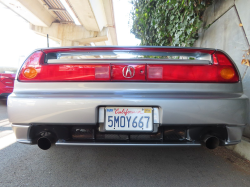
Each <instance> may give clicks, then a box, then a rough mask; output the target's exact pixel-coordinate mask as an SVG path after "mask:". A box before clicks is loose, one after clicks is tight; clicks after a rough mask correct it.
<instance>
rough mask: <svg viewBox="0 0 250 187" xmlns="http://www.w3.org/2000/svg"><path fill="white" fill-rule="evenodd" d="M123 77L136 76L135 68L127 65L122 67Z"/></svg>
mask: <svg viewBox="0 0 250 187" xmlns="http://www.w3.org/2000/svg"><path fill="white" fill-rule="evenodd" d="M122 74H123V77H125V78H132V77H134V76H135V68H134V67H133V66H125V67H124V68H123V69H122Z"/></svg>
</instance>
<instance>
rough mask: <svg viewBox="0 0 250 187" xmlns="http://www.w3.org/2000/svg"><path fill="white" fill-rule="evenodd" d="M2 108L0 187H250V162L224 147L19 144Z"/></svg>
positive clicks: (3, 106) (0, 109) (0, 112)
mask: <svg viewBox="0 0 250 187" xmlns="http://www.w3.org/2000/svg"><path fill="white" fill-rule="evenodd" d="M6 119H7V110H6V102H5V101H1V102H0V186H4V187H5V186H63V187H65V186H203V187H204V186H227V187H228V186H241V187H242V186H250V162H249V161H247V160H245V159H243V158H241V157H239V156H238V155H236V154H235V153H234V152H232V151H231V150H228V149H226V148H224V147H219V148H217V149H215V150H212V151H211V150H208V149H206V148H204V147H198V148H188V147H186V148H136V147H131V148H129V147H126V148H123V147H116V148H115V147H56V146H54V147H53V148H51V149H49V150H48V151H42V150H40V149H39V148H38V147H37V146H35V145H33V146H30V145H24V144H19V143H15V138H14V136H13V133H12V132H11V127H10V125H9V122H8V120H6Z"/></svg>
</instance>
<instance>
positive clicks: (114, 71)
mask: <svg viewBox="0 0 250 187" xmlns="http://www.w3.org/2000/svg"><path fill="white" fill-rule="evenodd" d="M111 81H146V65H145V64H137V65H134V64H131V65H128V64H123V65H122V64H112V65H111Z"/></svg>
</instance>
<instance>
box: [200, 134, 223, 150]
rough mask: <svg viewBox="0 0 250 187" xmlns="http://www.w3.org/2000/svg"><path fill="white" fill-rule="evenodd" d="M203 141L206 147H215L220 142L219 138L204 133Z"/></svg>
mask: <svg viewBox="0 0 250 187" xmlns="http://www.w3.org/2000/svg"><path fill="white" fill-rule="evenodd" d="M203 141H204V143H205V145H206V147H207V148H208V149H215V148H216V147H218V146H219V144H220V140H219V138H217V137H216V136H212V135H206V136H205V137H204V139H203Z"/></svg>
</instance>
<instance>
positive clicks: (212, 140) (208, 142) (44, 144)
mask: <svg viewBox="0 0 250 187" xmlns="http://www.w3.org/2000/svg"><path fill="white" fill-rule="evenodd" d="M56 140H57V139H56V138H55V137H54V136H53V135H52V134H51V133H50V134H49V135H47V136H43V137H41V138H39V139H38V140H37V145H38V147H39V148H40V149H42V150H48V149H49V148H50V147H51V146H52V145H53V144H54V143H55V142H56ZM203 142H204V144H205V146H206V147H207V148H208V149H215V148H216V147H218V146H219V144H220V140H219V138H217V137H216V136H212V135H206V136H205V137H204V138H203Z"/></svg>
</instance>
